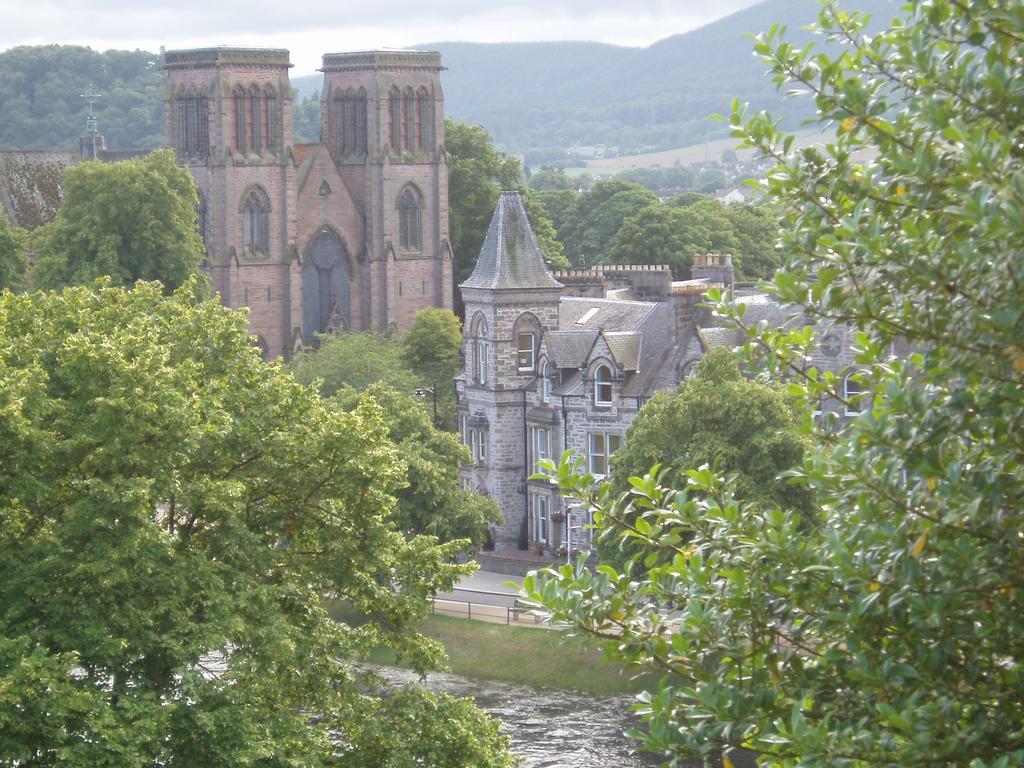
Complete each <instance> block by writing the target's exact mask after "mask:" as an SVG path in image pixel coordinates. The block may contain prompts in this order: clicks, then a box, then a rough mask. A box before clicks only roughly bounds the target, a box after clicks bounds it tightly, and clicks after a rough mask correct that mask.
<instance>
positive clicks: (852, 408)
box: [843, 371, 864, 416]
mask: <svg viewBox="0 0 1024 768" xmlns="http://www.w3.org/2000/svg"><path fill="white" fill-rule="evenodd" d="M856 375H857V372H856V371H854V372H852V373H848V374H846V376H845V377H844V378H843V400H845V401H846V405H845V409H846V410H845V413H846V415H847V416H857V415H858V414H859V413H860V412H861V410H862V409H861V400H862V399H863V397H864V386H863V385H862V384H861V383H860V382H859V381H857V380H856V379H855V378H854V377H855V376H856Z"/></svg>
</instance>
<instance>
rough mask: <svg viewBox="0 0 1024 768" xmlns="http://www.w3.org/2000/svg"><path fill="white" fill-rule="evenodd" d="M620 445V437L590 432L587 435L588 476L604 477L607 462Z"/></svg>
mask: <svg viewBox="0 0 1024 768" xmlns="http://www.w3.org/2000/svg"><path fill="white" fill-rule="evenodd" d="M620 445H622V435H616V434H611V433H608V432H591V433H590V434H589V435H587V469H588V470H589V472H590V474H592V475H597V476H599V477H605V476H606V475H607V474H608V460H609V459H610V458H611V457H612V455H613V454H614V453H615V452H616V451H617V450H619V446H620Z"/></svg>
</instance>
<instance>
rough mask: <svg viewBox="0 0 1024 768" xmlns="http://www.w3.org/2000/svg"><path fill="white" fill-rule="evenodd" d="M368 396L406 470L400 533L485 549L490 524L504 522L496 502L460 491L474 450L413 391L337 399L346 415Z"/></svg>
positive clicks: (371, 390)
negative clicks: (438, 422)
mask: <svg viewBox="0 0 1024 768" xmlns="http://www.w3.org/2000/svg"><path fill="white" fill-rule="evenodd" d="M364 396H368V397H372V398H373V399H374V401H375V402H376V403H377V404H378V405H379V406H380V408H381V411H382V417H383V421H384V425H385V428H386V429H387V436H388V439H389V440H390V441H391V442H392V443H394V445H395V446H396V447H397V448H398V453H399V455H400V456H401V457H402V462H403V463H404V464H405V467H406V483H407V485H406V486H405V487H404V488H401V489H400V490H398V491H396V493H395V495H396V497H397V500H398V503H397V505H396V506H395V510H394V513H393V515H392V519H393V520H394V522H395V525H396V526H397V527H398V530H400V531H403V532H405V533H407V534H409V535H420V534H428V535H431V536H436V537H437V538H438V539H440V540H441V541H444V542H447V541H452V540H455V539H463V540H468V542H469V544H470V547H469V548H470V549H479V548H480V546H481V545H482V544H483V543H484V540H485V539H486V537H487V531H488V523H496V522H498V521H499V520H500V519H501V516H500V513H499V510H498V505H497V504H496V503H495V502H494V501H493V500H491V499H486V498H484V497H483V496H481V495H480V494H478V493H476V492H475V491H470V490H467V489H464V488H460V487H459V467H460V466H461V465H462V464H468V463H470V462H471V460H472V457H471V456H470V455H469V449H467V448H466V447H465V446H464V445H462V444H461V443H460V442H459V436H458V435H457V434H454V433H452V432H445V431H443V430H439V429H437V428H435V427H434V426H433V424H432V423H431V417H430V415H429V414H428V413H427V411H426V410H425V409H424V408H423V407H422V406H421V404H420V403H417V402H416V398H415V396H414V395H413V394H412V393H411V392H401V391H398V390H396V389H394V388H392V387H390V386H388V385H387V384H386V383H382V382H378V383H375V384H371V385H370V386H369V387H367V388H366V391H365V392H364V393H358V392H356V391H355V390H352V389H346V390H343V391H341V392H339V393H338V394H337V395H336V396H335V397H336V399H337V401H338V402H339V404H340V405H341V406H342V407H343V408H344V409H345V410H352V409H356V408H358V407H359V406H360V405H361V404H362V402H363V400H364Z"/></svg>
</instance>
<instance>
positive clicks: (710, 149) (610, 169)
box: [566, 131, 829, 175]
mask: <svg viewBox="0 0 1024 768" xmlns="http://www.w3.org/2000/svg"><path fill="white" fill-rule="evenodd" d="M828 138H829V134H828V133H823V132H820V131H815V132H807V133H804V134H798V135H797V140H796V145H797V146H799V147H806V146H809V145H811V144H821V143H824V142H825V141H827V140H828ZM736 144H737V141H736V139H731V138H730V139H717V140H715V141H708V142H705V143H703V144H694V145H693V146H690V147H680V148H679V149H666V150H664V151H663V152H651V153H649V154H646V155H629V156H628V157H610V158H604V159H601V160H588V161H587V165H586V167H585V168H568V169H566V172H567V173H569V174H571V175H579V174H582V173H589V174H602V175H604V174H609V175H610V174H616V173H618V172H619V171H624V170H626V169H627V168H670V167H671V166H673V165H675V164H676V163H679V164H680V165H690V164H691V163H703V162H707V161H710V160H720V159H721V158H722V153H723V152H725V151H726V150H727V149H736ZM753 154H754V150H752V149H743V150H737V151H736V155H737V157H739V159H741V160H749V159H750V158H751V157H752V156H753Z"/></svg>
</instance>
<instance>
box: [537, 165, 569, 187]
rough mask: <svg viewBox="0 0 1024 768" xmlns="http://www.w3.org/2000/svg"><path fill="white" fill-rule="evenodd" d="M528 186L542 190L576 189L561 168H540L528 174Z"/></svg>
mask: <svg viewBox="0 0 1024 768" xmlns="http://www.w3.org/2000/svg"><path fill="white" fill-rule="evenodd" d="M530 186H531V187H532V188H533V189H535V190H537V191H538V192H542V191H545V190H551V189H571V190H575V189H576V183H575V182H574V181H573V180H572V179H571V178H570V177H569V174H567V173H566V172H565V170H564V169H563V168H541V169H540V170H539V171H534V173H533V175H532V176H530Z"/></svg>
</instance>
